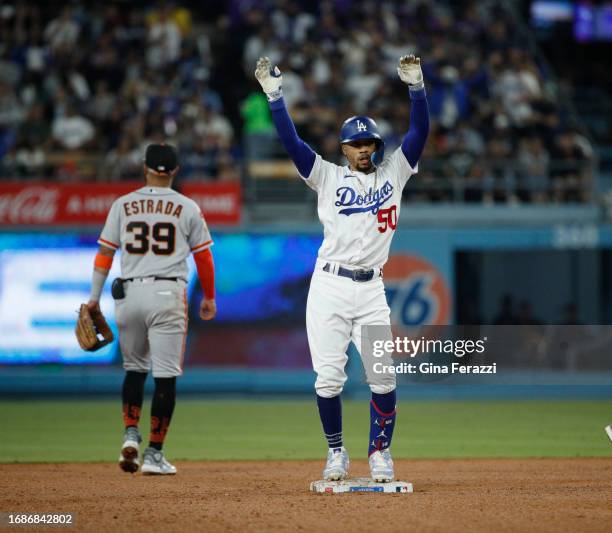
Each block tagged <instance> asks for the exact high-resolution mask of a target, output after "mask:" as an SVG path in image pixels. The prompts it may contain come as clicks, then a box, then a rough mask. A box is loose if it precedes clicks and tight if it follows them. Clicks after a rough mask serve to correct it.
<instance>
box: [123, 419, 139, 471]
mask: <svg viewBox="0 0 612 533" xmlns="http://www.w3.org/2000/svg"><path fill="white" fill-rule="evenodd" d="M141 440H142V439H141V438H140V433H138V429H137V428H135V427H129V428H127V429H126V430H125V433H124V434H123V445H122V446H121V453H120V455H119V468H121V470H123V471H124V472H129V473H130V474H133V473H135V472H138V468H139V467H140V462H139V461H138V448H139V446H140V441H141Z"/></svg>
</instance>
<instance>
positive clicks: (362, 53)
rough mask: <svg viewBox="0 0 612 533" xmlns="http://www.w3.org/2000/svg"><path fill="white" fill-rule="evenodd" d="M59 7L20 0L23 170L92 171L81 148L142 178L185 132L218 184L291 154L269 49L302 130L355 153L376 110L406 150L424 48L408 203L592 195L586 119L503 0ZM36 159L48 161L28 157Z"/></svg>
mask: <svg viewBox="0 0 612 533" xmlns="http://www.w3.org/2000/svg"><path fill="white" fill-rule="evenodd" d="M58 5H59V6H61V3H60V4H57V3H54V2H34V1H33V0H20V1H19V2H17V3H14V4H7V5H6V6H3V10H2V16H1V17H0V45H1V46H0V157H2V156H3V155H4V154H8V155H6V157H7V158H8V159H9V161H1V164H2V168H3V171H2V172H3V173H4V176H5V179H6V176H7V173H9V174H10V172H11V170H10V169H15V170H14V172H16V175H19V176H22V175H24V174H26V175H27V174H28V173H33V174H32V175H34V174H36V175H38V174H39V173H40V172H43V173H45V174H47V173H48V174H49V175H54V176H59V177H61V179H75V180H76V179H81V178H83V177H84V175H83V172H84V170H83V169H84V165H82V164H81V162H80V161H79V157H85V158H86V159H87V161H86V163H87V165H89V166H90V167H93V168H97V169H100V168H104V172H102V170H99V171H96V172H95V174H97V176H98V178H99V179H127V178H128V177H129V176H140V170H139V169H138V170H137V169H136V165H135V163H134V162H133V161H132V156H131V153H132V152H133V151H134V150H136V149H137V148H142V145H143V144H144V143H145V142H146V141H147V140H149V139H153V138H156V139H159V140H162V139H171V140H173V141H175V142H176V143H177V144H178V145H179V147H180V148H181V151H183V150H185V153H186V154H187V155H188V157H189V158H191V159H192V161H193V165H192V167H193V169H196V168H197V169H199V170H197V171H196V170H194V171H193V172H191V175H192V176H196V175H202V176H205V179H235V178H236V177H237V176H238V175H239V168H241V167H242V168H247V169H248V168H249V166H248V165H243V164H242V163H243V161H242V160H241V158H244V159H245V161H244V162H246V163H248V162H249V161H250V160H265V159H273V158H275V157H278V156H280V157H285V156H284V152H283V151H282V150H279V144H278V139H277V136H276V132H275V129H274V127H273V124H272V122H271V119H270V114H269V110H268V105H267V102H266V99H265V96H264V95H263V94H262V93H261V91H260V89H259V86H258V85H254V80H253V71H254V68H255V61H256V60H257V58H258V57H259V56H260V55H267V56H269V57H270V58H271V60H272V62H273V63H274V64H278V65H279V66H280V68H281V69H282V70H283V82H284V83H283V85H284V92H285V100H286V102H287V104H288V105H289V107H290V108H291V112H292V115H293V116H294V119H295V122H296V125H297V127H298V129H299V132H300V135H301V136H302V137H303V138H304V139H305V140H306V141H307V142H309V143H310V144H311V145H312V146H313V148H314V149H316V150H318V151H320V152H321V154H322V155H324V156H325V157H326V158H329V159H330V160H332V161H336V162H339V163H341V164H344V160H343V158H342V156H341V154H340V153H339V151H338V149H337V134H338V130H339V127H340V125H341V124H342V121H343V120H344V119H346V118H347V117H348V116H351V115H354V114H356V113H360V112H363V113H367V114H369V115H371V116H373V118H375V120H376V121H377V123H378V125H379V128H380V130H381V134H382V135H383V137H384V139H385V142H386V143H387V146H388V149H389V150H392V149H394V148H395V147H397V146H399V144H400V143H401V140H402V137H403V135H404V133H405V132H406V131H407V129H408V126H409V119H408V117H409V109H410V104H409V98H408V95H407V91H406V87H405V86H404V85H403V84H401V83H399V82H398V80H397V73H396V71H395V69H396V64H397V59H398V57H399V56H400V55H402V54H405V53H410V52H414V53H416V54H417V55H420V56H421V58H422V60H423V69H424V74H425V83H426V86H427V92H428V98H429V104H430V109H431V116H432V124H431V133H430V137H429V141H428V143H427V145H426V149H425V150H426V151H425V153H424V155H423V165H422V166H421V169H420V170H421V171H420V173H419V179H418V180H414V181H411V184H410V186H409V187H407V188H406V192H405V195H406V197H407V198H411V199H418V200H419V201H426V202H465V201H467V202H482V203H486V204H488V203H499V202H504V203H516V202H544V201H547V200H553V201H557V202H576V201H579V202H584V201H588V199H589V194H588V193H589V191H590V166H589V162H590V161H591V160H592V157H593V153H592V148H591V147H590V143H589V141H588V140H587V139H586V137H585V136H584V135H582V134H580V133H577V132H576V131H575V130H574V129H572V128H570V127H568V124H567V118H566V116H567V113H566V112H565V111H566V110H565V109H563V106H562V104H561V103H560V102H559V100H558V98H557V97H556V93H555V91H554V90H552V91H551V90H550V87H551V86H554V83H553V81H552V80H550V79H547V78H546V77H545V76H544V73H543V72H542V71H541V70H540V68H539V66H538V64H537V63H536V61H535V58H534V57H533V56H532V54H531V53H530V52H529V51H527V50H526V49H525V43H524V42H521V41H522V40H523V39H522V38H521V35H520V32H518V31H516V28H515V26H516V25H517V24H519V22H517V21H516V20H515V19H514V15H513V14H512V12H511V11H510V10H507V9H506V8H505V7H504V4H503V3H499V2H474V1H467V2H448V1H443V2H435V3H427V2H372V1H371V0H355V1H354V2H348V1H345V0H342V1H333V2H332V1H325V2H318V3H317V2H314V3H313V2H302V1H299V0H257V1H248V2H243V1H236V2H228V3H226V4H224V3H219V5H217V4H215V5H214V6H213V4H210V5H207V7H206V9H201V10H198V11H197V12H196V11H194V12H193V14H192V12H191V11H190V10H189V9H188V8H186V7H183V6H181V5H179V4H178V3H176V4H175V3H173V2H169V3H168V2H166V3H163V2H158V3H155V4H153V7H152V8H151V7H143V6H142V4H140V3H137V2H135V3H134V2H133V3H122V4H119V5H118V4H114V3H110V4H109V3H107V4H100V5H99V6H97V7H96V6H94V5H93V4H89V3H86V2H82V1H79V0H76V1H74V2H71V3H69V5H64V6H63V7H59V8H58ZM355 14H358V16H355ZM196 29H197V31H195V30H196ZM71 106H76V108H77V109H78V113H76V114H75V113H74V111H72V110H71V109H70V108H71ZM51 141H52V142H53V148H54V150H64V149H66V150H70V149H74V148H80V149H83V148H85V149H86V152H87V153H86V154H85V155H79V154H76V155H75V156H74V157H75V159H69V162H68V163H66V162H65V161H63V159H62V158H61V157H56V156H55V155H56V154H51V153H50V152H49V149H50V147H51V146H50V143H51ZM32 151H33V152H32ZM18 155H19V157H18ZM29 155H31V156H32V157H33V159H32V160H33V161H35V162H36V164H33V165H24V164H22V163H23V162H24V161H25V159H24V158H27V157H29ZM43 156H44V164H43V163H42V161H43ZM72 156H73V154H70V157H72ZM18 161H21V163H18ZM96 161H97V162H98V163H97V164H96ZM138 164H140V162H139V163H138ZM60 165H62V166H61V167H60ZM105 176H108V178H105Z"/></svg>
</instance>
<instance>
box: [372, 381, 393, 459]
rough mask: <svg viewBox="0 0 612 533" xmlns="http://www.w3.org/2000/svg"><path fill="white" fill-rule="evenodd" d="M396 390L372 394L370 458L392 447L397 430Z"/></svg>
mask: <svg viewBox="0 0 612 533" xmlns="http://www.w3.org/2000/svg"><path fill="white" fill-rule="evenodd" d="M395 400H396V397H395V390H392V391H391V392H388V393H387V394H376V393H375V392H373V393H372V401H371V402H370V445H369V447H368V457H369V456H370V455H372V454H373V453H374V452H376V451H378V450H380V451H382V450H386V449H387V448H389V447H390V446H391V439H392V437H393V429H394V428H395Z"/></svg>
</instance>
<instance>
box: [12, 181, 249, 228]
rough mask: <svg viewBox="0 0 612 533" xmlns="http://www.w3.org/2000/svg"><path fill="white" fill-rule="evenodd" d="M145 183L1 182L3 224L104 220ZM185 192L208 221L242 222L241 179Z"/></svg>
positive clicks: (187, 188) (191, 186) (191, 187)
mask: <svg viewBox="0 0 612 533" xmlns="http://www.w3.org/2000/svg"><path fill="white" fill-rule="evenodd" d="M140 187H142V182H138V181H135V182H124V183H35V182H29V183H20V182H7V183H2V184H0V224H2V225H11V226H23V225H33V226H36V225H38V226H40V225H45V226H52V225H67V224H73V225H81V224H99V225H101V224H103V223H104V220H105V219H106V215H107V213H108V210H109V208H110V206H111V205H112V203H113V202H114V201H115V199H116V198H118V197H119V196H121V195H124V194H127V193H129V192H131V191H133V190H135V189H138V188H140ZM181 192H183V194H185V195H187V196H189V197H190V198H192V199H193V200H194V201H195V202H197V203H198V205H199V206H200V208H201V209H202V212H203V213H204V216H205V217H206V221H207V222H208V223H209V224H225V225H232V224H238V223H239V222H240V210H241V190H240V184H239V183H221V184H217V183H209V184H208V183H207V184H195V183H194V184H187V185H185V187H183V188H182V189H181Z"/></svg>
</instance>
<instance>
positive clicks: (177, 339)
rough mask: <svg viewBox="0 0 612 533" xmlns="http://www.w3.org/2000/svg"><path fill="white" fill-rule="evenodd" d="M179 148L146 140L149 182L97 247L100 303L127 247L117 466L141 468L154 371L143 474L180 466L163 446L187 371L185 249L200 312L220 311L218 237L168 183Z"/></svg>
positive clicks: (94, 295) (94, 305) (116, 214)
mask: <svg viewBox="0 0 612 533" xmlns="http://www.w3.org/2000/svg"><path fill="white" fill-rule="evenodd" d="M178 168H179V167H178V157H177V154H176V151H175V149H174V148H173V147H172V146H170V145H167V144H152V145H149V146H148V147H147V150H146V155H145V163H144V173H145V179H146V185H145V186H144V187H142V188H140V189H138V190H136V191H134V192H131V193H129V194H127V195H125V196H122V197H120V198H118V199H117V200H116V201H115V202H114V203H113V205H112V207H111V209H110V211H109V213H108V217H107V219H106V224H105V225H104V229H103V230H102V234H101V235H100V238H99V240H98V243H99V245H100V248H99V251H98V253H97V255H96V259H95V264H94V272H93V281H92V288H91V295H90V300H89V302H88V304H87V305H88V307H89V308H90V309H91V310H99V300H100V295H101V293H102V288H103V286H104V282H105V281H106V278H107V276H108V272H109V270H110V268H111V266H112V260H113V256H114V254H115V252H116V251H117V250H119V249H120V250H121V278H118V279H116V280H115V281H114V282H113V286H112V294H113V298H114V299H115V310H116V320H117V325H118V327H119V343H120V346H121V353H122V355H123V366H124V368H125V370H126V374H125V380H124V382H123V391H122V400H123V421H124V425H125V432H124V437H123V445H122V447H121V454H120V456H119V466H120V467H121V469H122V470H124V471H125V472H132V473H134V472H136V471H138V468H139V467H140V461H139V457H138V453H139V445H140V442H141V437H140V433H139V431H138V422H139V420H140V412H141V409H142V403H143V396H144V383H145V380H146V378H147V374H148V372H149V371H152V373H153V378H154V379H155V392H154V394H153V401H152V404H151V433H150V437H149V446H148V447H147V448H146V449H145V451H144V454H143V464H142V469H141V470H142V472H143V474H175V473H176V468H175V467H174V466H173V465H172V464H170V463H169V462H168V461H167V460H166V459H165V457H164V454H163V451H162V446H163V443H164V438H165V436H166V433H167V431H168V427H169V425H170V420H171V418H172V413H173V411H174V405H175V398H176V377H177V376H180V375H181V374H182V366H183V355H184V352H185V339H186V335H187V322H188V316H187V289H186V288H187V261H186V259H187V257H188V255H189V254H190V253H193V254H194V259H195V262H196V267H197V271H198V277H199V278H200V282H201V285H202V288H203V292H204V297H203V299H202V303H201V305H200V318H202V319H203V320H211V319H213V318H214V317H215V314H216V304H215V294H214V263H213V258H212V254H211V252H210V246H212V244H213V242H212V239H211V236H210V233H209V231H208V227H207V226H206V222H205V220H204V217H203V215H202V212H201V211H200V208H199V207H198V206H197V204H196V203H195V202H193V201H192V200H190V199H189V198H187V197H185V196H183V195H182V194H179V193H178V192H176V191H174V190H173V189H171V188H170V186H171V184H172V180H173V178H174V177H175V176H176V174H177V172H178Z"/></svg>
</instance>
